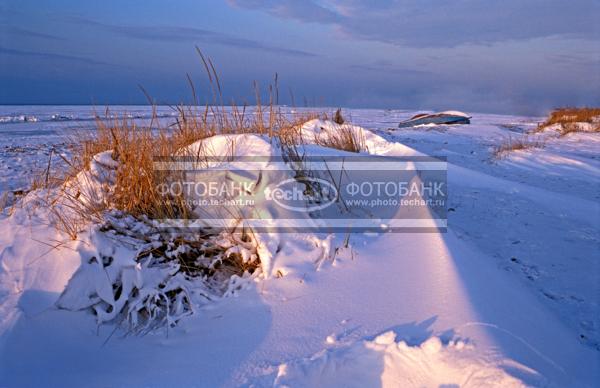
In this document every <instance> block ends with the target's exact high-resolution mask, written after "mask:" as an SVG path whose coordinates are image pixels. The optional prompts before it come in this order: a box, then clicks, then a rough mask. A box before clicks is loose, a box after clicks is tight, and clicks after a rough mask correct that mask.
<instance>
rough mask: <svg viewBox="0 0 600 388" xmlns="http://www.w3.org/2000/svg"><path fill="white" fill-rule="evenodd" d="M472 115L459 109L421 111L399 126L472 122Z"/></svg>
mask: <svg viewBox="0 0 600 388" xmlns="http://www.w3.org/2000/svg"><path fill="white" fill-rule="evenodd" d="M470 123H471V116H469V115H468V114H466V113H463V112H459V111H445V112H440V113H432V114H426V113H420V114H418V115H415V116H413V117H411V118H410V119H408V120H405V121H402V122H401V123H400V124H398V127H399V128H405V127H414V126H417V125H428V124H436V125H437V124H470Z"/></svg>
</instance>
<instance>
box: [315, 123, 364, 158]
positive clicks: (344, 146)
mask: <svg viewBox="0 0 600 388" xmlns="http://www.w3.org/2000/svg"><path fill="white" fill-rule="evenodd" d="M314 141H315V143H316V144H318V145H320V146H323V147H328V148H335V149H337V150H341V151H346V152H355V153H359V152H364V151H367V146H366V142H365V136H364V134H363V133H362V131H355V130H354V128H353V127H352V126H351V125H336V127H335V130H328V131H327V133H326V134H325V136H319V135H315V139H314Z"/></svg>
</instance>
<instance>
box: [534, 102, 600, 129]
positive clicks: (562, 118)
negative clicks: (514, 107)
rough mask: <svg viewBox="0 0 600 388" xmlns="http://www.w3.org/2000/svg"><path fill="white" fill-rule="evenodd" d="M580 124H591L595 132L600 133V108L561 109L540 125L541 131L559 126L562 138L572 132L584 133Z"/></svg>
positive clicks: (552, 113)
mask: <svg viewBox="0 0 600 388" xmlns="http://www.w3.org/2000/svg"><path fill="white" fill-rule="evenodd" d="M579 123H588V124H591V130H592V131H593V132H600V108H587V107H586V108H559V109H555V110H553V111H552V112H551V113H550V116H549V117H548V119H547V120H546V121H544V122H543V123H541V124H540V125H538V128H537V129H538V131H541V130H543V129H545V128H547V127H549V126H551V125H555V124H558V125H559V130H560V132H561V136H564V135H566V134H568V133H572V132H583V131H584V129H583V128H582V126H581V125H580V124H579Z"/></svg>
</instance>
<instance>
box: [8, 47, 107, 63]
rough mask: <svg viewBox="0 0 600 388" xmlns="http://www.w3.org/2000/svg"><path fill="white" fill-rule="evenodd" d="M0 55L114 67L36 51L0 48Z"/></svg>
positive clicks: (93, 61) (80, 58) (83, 59)
mask: <svg viewBox="0 0 600 388" xmlns="http://www.w3.org/2000/svg"><path fill="white" fill-rule="evenodd" d="M0 54H4V55H14V56H19V57H35V58H42V59H58V60H62V61H69V62H77V63H83V64H86V65H99V66H115V65H113V64H111V63H107V62H102V61H96V60H93V59H89V58H84V57H78V56H74V55H65V54H55V53H46V52H37V51H25V50H18V49H11V48H6V47H0Z"/></svg>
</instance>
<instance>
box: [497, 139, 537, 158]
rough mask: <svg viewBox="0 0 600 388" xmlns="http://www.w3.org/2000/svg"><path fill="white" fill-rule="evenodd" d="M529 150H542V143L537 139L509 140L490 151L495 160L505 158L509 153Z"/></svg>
mask: <svg viewBox="0 0 600 388" xmlns="http://www.w3.org/2000/svg"><path fill="white" fill-rule="evenodd" d="M530 148H544V142H543V141H541V140H539V139H535V140H533V139H529V138H519V139H516V140H515V139H512V138H509V139H508V141H506V142H504V143H502V144H500V145H498V146H496V147H494V150H493V151H492V156H493V157H494V158H495V159H500V158H502V157H504V156H506V155H507V154H508V153H509V152H512V151H519V150H526V149H530Z"/></svg>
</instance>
